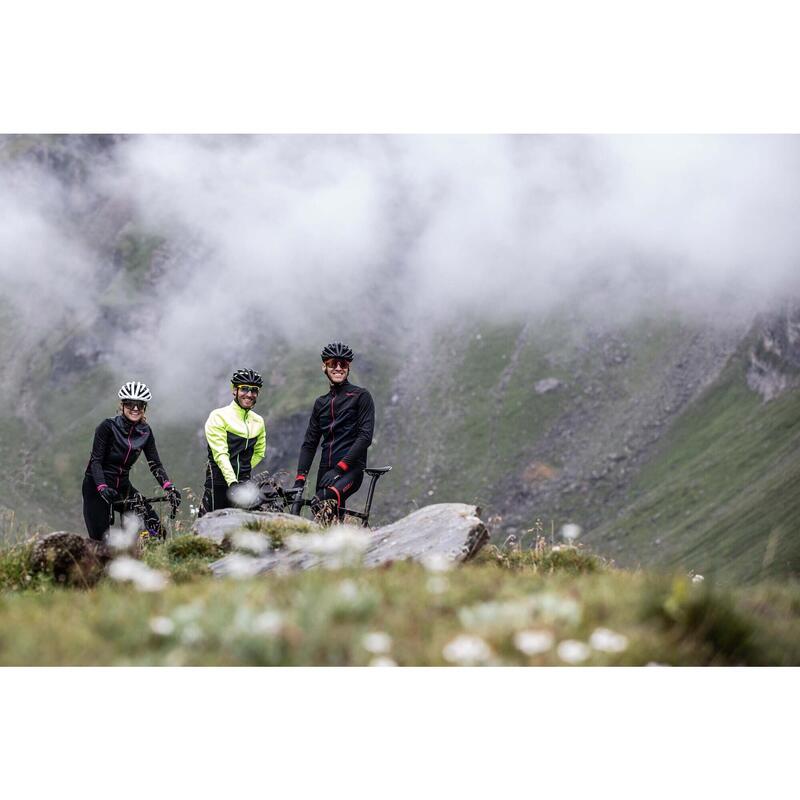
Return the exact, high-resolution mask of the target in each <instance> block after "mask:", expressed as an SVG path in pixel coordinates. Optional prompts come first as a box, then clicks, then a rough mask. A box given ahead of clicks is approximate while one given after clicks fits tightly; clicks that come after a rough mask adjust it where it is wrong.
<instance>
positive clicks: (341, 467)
mask: <svg viewBox="0 0 800 800" xmlns="http://www.w3.org/2000/svg"><path fill="white" fill-rule="evenodd" d="M336 466H337V467H339V469H340V470H341V471H342V472H347V470H349V469H350V467H348V466H347V464H345V463H344V461H340V462H339V463H338V464H337V465H336Z"/></svg>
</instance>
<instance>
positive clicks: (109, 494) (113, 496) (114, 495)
mask: <svg viewBox="0 0 800 800" xmlns="http://www.w3.org/2000/svg"><path fill="white" fill-rule="evenodd" d="M99 491H100V497H102V498H103V500H105V501H106V503H108V504H109V505H111V504H112V503H115V502H116V501H117V500H119V492H118V491H117V490H116V489H112V488H111V487H110V486H104V487H103V488H102V489H100V490H99Z"/></svg>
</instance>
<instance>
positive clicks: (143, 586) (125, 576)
mask: <svg viewBox="0 0 800 800" xmlns="http://www.w3.org/2000/svg"><path fill="white" fill-rule="evenodd" d="M108 575H109V577H110V578H112V580H115V581H122V582H126V581H129V582H130V583H132V584H133V585H134V586H135V587H136V588H137V589H138V590H139V591H140V592H160V591H161V590H162V589H164V588H166V586H167V578H166V576H165V575H164V574H163V573H161V572H158V571H156V570H154V569H151V568H150V567H148V566H147V565H146V564H143V563H142V562H141V561H137V560H136V559H135V558H131V557H130V556H119V558H115V559H114V560H113V561H112V562H111V563H110V564H109V565H108Z"/></svg>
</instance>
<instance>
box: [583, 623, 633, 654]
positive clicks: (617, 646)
mask: <svg viewBox="0 0 800 800" xmlns="http://www.w3.org/2000/svg"><path fill="white" fill-rule="evenodd" d="M589 644H590V645H591V646H592V648H593V649H594V650H599V651H600V652H601V653H622V652H623V651H624V650H626V649H627V647H628V637H627V636H623V635H622V634H621V633H615V632H614V631H612V630H609V629H608V628H595V630H594V632H593V633H592V635H591V636H590V637H589Z"/></svg>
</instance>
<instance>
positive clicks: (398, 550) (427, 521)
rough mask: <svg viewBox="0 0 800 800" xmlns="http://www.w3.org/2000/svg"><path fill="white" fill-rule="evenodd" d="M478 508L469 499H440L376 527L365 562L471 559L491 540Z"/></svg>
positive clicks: (372, 563)
mask: <svg viewBox="0 0 800 800" xmlns="http://www.w3.org/2000/svg"><path fill="white" fill-rule="evenodd" d="M478 513H479V511H478V508H477V507H476V506H471V505H467V504H466V503H437V504H435V505H432V506H425V507H424V508H420V509H419V510H418V511H414V512H413V513H411V514H409V515H408V516H407V517H403V518H402V519H399V520H397V522H393V523H391V525H384V526H383V527H382V528H376V529H375V530H374V531H373V532H372V541H371V542H370V545H369V547H368V548H367V552H366V554H365V556H364V564H365V565H367V566H378V565H379V564H384V563H386V562H388V561H398V560H402V559H408V558H410V559H413V560H415V561H421V560H425V559H426V558H428V557H430V556H432V555H436V556H446V557H447V558H448V559H450V560H451V561H468V560H469V559H470V558H472V557H473V556H474V555H475V554H476V553H477V552H478V550H480V549H481V547H483V545H485V544H486V542H488V541H489V532H488V531H487V530H486V526H485V525H484V524H483V522H482V521H481V519H480V518H479V517H478Z"/></svg>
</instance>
